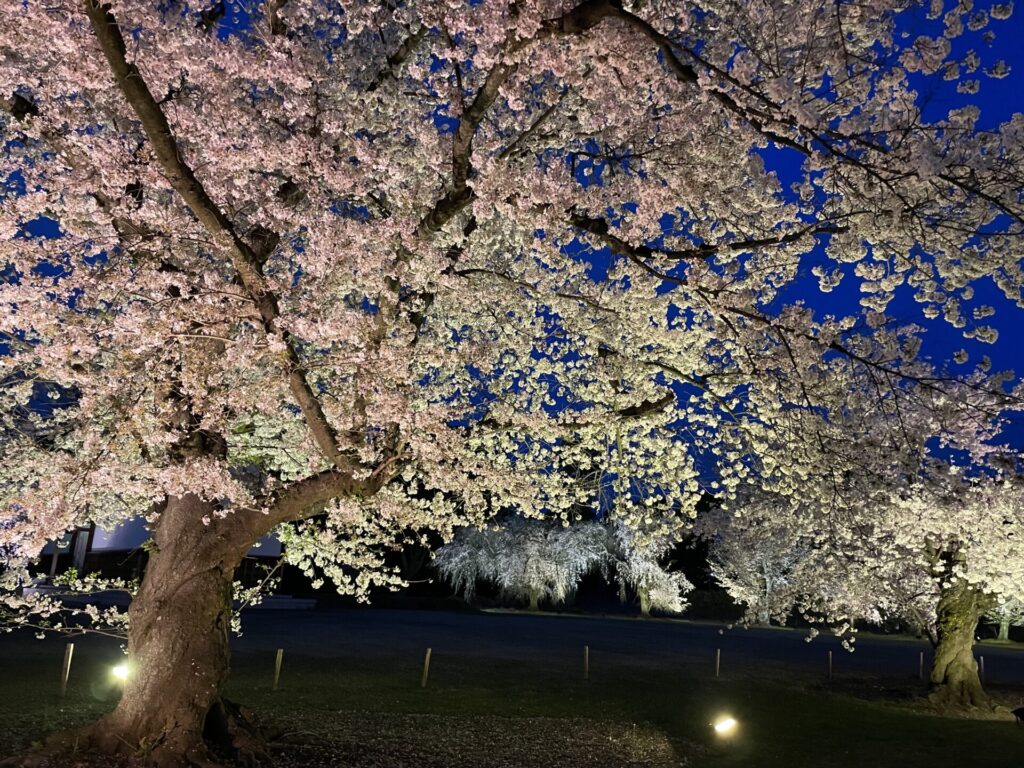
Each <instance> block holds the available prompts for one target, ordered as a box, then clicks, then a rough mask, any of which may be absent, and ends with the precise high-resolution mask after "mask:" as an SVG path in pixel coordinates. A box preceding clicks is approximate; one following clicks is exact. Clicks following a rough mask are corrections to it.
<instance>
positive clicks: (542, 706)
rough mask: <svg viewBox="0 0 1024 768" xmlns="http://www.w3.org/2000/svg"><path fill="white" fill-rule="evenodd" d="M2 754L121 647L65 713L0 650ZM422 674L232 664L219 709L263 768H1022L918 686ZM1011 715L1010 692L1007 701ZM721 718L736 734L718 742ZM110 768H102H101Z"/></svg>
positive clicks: (45, 682)
mask: <svg viewBox="0 0 1024 768" xmlns="http://www.w3.org/2000/svg"><path fill="white" fill-rule="evenodd" d="M0 643H2V644H0V653H3V656H2V658H0V690H2V691H3V694H4V695H3V696H2V697H0V722H2V723H3V725H2V726H0V755H7V754H10V753H13V752H14V751H16V750H18V749H20V748H21V747H22V746H23V745H24V744H25V743H27V741H28V740H30V739H32V738H38V737H40V736H42V735H45V734H46V733H48V732H52V731H54V730H57V729H60V728H64V727H68V726H70V725H73V724H76V723H78V722H83V721H86V720H88V719H90V718H92V717H95V716H96V715H98V714H99V713H101V712H103V711H104V710H105V709H107V708H109V707H110V706H112V703H113V701H114V699H115V698H116V695H117V689H116V686H115V685H114V683H113V682H112V681H111V680H110V679H109V675H108V674H107V670H108V669H109V666H110V664H111V663H113V662H114V661H115V660H116V658H117V648H116V645H113V646H112V645H110V644H104V643H100V642H95V641H85V642H83V641H78V642H77V643H76V651H75V658H74V663H73V665H72V674H71V681H70V686H69V692H68V696H67V698H66V699H65V700H64V701H63V702H62V701H61V700H60V699H59V698H58V696H57V692H58V680H59V672H60V663H61V656H62V653H63V643H62V642H61V641H53V640H48V641H44V642H38V643H36V642H29V641H28V640H27V639H26V640H18V641H9V639H3V640H0ZM420 664H421V659H416V658H401V659H399V658H388V657H386V656H378V657H375V658H373V659H371V660H366V659H357V658H337V659H322V658H319V659H312V658H302V657H297V656H289V655H287V654H286V655H285V658H284V666H283V671H282V677H281V686H280V689H279V690H278V691H276V692H275V691H272V690H271V683H272V675H273V655H272V654H270V655H264V654H260V655H259V656H256V655H237V656H236V657H235V659H234V671H233V673H232V677H231V680H230V683H229V686H228V691H227V694H228V696H229V698H231V699H233V700H235V701H238V702H240V703H242V704H243V705H245V706H247V707H248V708H249V709H250V710H251V711H252V712H253V714H254V715H255V717H256V719H257V720H258V721H259V722H260V723H261V724H263V725H264V726H265V727H266V729H267V731H268V733H270V734H271V735H272V736H273V737H274V738H275V743H276V746H275V750H274V760H275V762H274V763H273V764H274V765H279V766H308V767H309V768H317V766H346V767H347V768H370V767H376V766H380V767H381V768H384V767H385V766H386V767H387V768H405V767H406V766H408V767H409V768H412V766H416V768H462V767H463V766H465V767H466V768H469V767H470V766H472V768H505V767H506V766H507V767H508V768H512V767H513V766H518V767H522V768H526V767H530V768H533V767H534V766H536V767H537V768H540V767H541V766H543V767H544V768H560V767H564V768H570V767H571V768H617V767H619V766H623V767H624V766H657V767H664V768H667V767H668V766H681V765H686V766H708V768H715V767H716V766H753V767H755V768H772V767H773V766H786V767H787V768H792V767H796V768H803V767H804V766H807V767H809V768H810V767H813V768H827V767H829V766H836V767H838V766H850V767H851V768H852V767H853V766H857V768H863V766H865V765H868V766H879V767H880V768H888V767H889V766H899V767H900V768H908V767H912V766H931V765H938V764H941V765H957V764H960V765H970V766H972V767H974V768H977V767H979V766H991V767H992V768H1012V767H1013V766H1020V765H1024V727H1016V726H1015V725H1014V724H1013V723H1012V722H1006V721H995V720H991V721H984V720H966V719H950V718H940V717H936V716H934V715H931V714H928V713H926V712H924V711H922V710H921V709H919V708H915V707H914V706H911V704H910V701H911V698H912V695H913V694H914V693H918V692H920V691H919V690H918V689H916V685H917V683H916V680H914V679H911V678H907V679H901V680H886V681H880V680H877V679H871V678H863V677H850V676H842V675H837V677H836V679H835V680H833V681H832V682H831V683H829V682H828V681H824V680H821V679H812V678H809V677H807V676H806V674H804V676H803V677H801V676H800V674H798V673H794V672H793V671H792V670H787V669H783V668H778V667H776V668H773V667H763V668H758V669H756V670H751V671H748V672H746V673H743V674H742V676H741V675H740V674H739V673H734V674H726V675H723V677H722V678H720V679H714V678H713V677H712V674H711V671H710V670H707V669H696V668H682V669H666V668H662V667H659V666H657V665H655V664H645V663H643V660H642V659H635V658H630V657H626V656H623V655H615V654H602V652H601V650H600V649H593V650H592V652H591V679H590V680H589V681H584V680H583V679H582V658H581V657H580V656H577V655H575V654H573V655H570V654H569V653H561V654H552V655H551V656H550V657H548V658H545V659H543V660H541V661H536V662H527V661H523V660H521V659H520V660H514V661H512V660H502V659H491V658H487V657H486V656H484V655H479V656H464V657H453V656H448V655H445V654H444V653H435V654H434V656H433V659H432V662H431V674H430V680H429V684H428V686H427V688H426V689H421V688H420V685H419V682H420V670H421V668H420ZM1003 693H1004V695H1005V696H1006V700H1007V701H1008V702H1011V703H1013V704H1014V705H1016V702H1017V701H1018V699H1019V696H1020V695H1021V693H1022V692H1021V691H1004V692H1003ZM720 714H729V715H732V716H733V717H735V718H736V719H737V720H738V721H739V723H740V726H739V728H738V730H737V732H736V733H735V734H734V735H733V736H731V737H730V738H728V739H723V738H719V737H716V736H715V735H714V734H713V732H712V729H711V728H710V725H709V724H710V721H711V720H712V719H713V718H715V717H716V716H718V715H720ZM106 765H109V764H106Z"/></svg>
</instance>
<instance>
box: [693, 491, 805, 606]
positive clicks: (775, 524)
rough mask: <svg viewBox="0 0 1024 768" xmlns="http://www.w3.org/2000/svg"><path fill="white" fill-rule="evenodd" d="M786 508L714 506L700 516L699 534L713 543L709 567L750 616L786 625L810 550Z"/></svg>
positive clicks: (710, 545) (709, 546) (698, 520)
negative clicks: (801, 566)
mask: <svg viewBox="0 0 1024 768" xmlns="http://www.w3.org/2000/svg"><path fill="white" fill-rule="evenodd" d="M785 512H786V510H779V509H771V508H757V507H751V508H749V509H748V508H745V507H744V506H743V505H742V504H740V505H738V508H737V509H736V510H735V511H725V510H723V509H721V508H719V507H714V508H712V509H709V510H707V511H706V512H703V513H701V514H700V516H699V517H698V518H697V521H696V523H695V526H694V532H695V533H696V534H697V535H698V536H701V537H703V538H705V539H707V541H708V571H709V573H710V574H711V576H712V577H713V578H714V579H715V581H717V582H718V584H719V585H720V586H721V587H722V588H723V589H724V590H725V591H726V592H728V593H729V596H730V597H731V598H732V599H733V600H734V601H736V602H737V603H739V604H741V605H743V606H744V607H745V611H746V616H745V620H747V621H752V622H755V623H757V624H770V623H771V622H772V620H773V619H774V620H776V621H778V622H779V623H780V624H785V623H786V619H787V617H788V614H789V611H790V610H791V609H792V607H793V601H794V595H795V594H797V593H798V591H799V588H798V587H797V583H796V578H797V575H798V573H797V572H798V567H799V564H800V562H801V560H802V558H803V557H804V556H805V555H806V553H807V548H808V542H807V541H806V540H801V538H800V536H799V535H798V534H797V531H796V530H795V528H794V526H793V525H792V521H791V520H789V519H788V517H787V515H786V514H785Z"/></svg>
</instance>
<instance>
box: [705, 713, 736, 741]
mask: <svg viewBox="0 0 1024 768" xmlns="http://www.w3.org/2000/svg"><path fill="white" fill-rule="evenodd" d="M738 725H739V723H738V722H736V718H734V717H731V716H729V715H722V716H721V717H719V718H718V719H716V720H715V722H713V723H712V724H711V726H712V727H713V728H714V729H715V733H717V734H718V735H719V736H731V735H732V734H734V733H735V732H736V727H737V726H738Z"/></svg>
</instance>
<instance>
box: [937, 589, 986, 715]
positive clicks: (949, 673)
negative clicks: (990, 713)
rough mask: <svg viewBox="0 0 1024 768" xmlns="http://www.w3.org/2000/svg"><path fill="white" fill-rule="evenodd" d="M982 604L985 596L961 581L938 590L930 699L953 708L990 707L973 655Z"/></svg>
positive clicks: (983, 606)
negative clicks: (935, 643)
mask: <svg viewBox="0 0 1024 768" xmlns="http://www.w3.org/2000/svg"><path fill="white" fill-rule="evenodd" d="M985 608H986V599H985V596H984V595H983V594H981V593H980V592H979V591H978V590H976V589H974V588H972V587H971V586H970V585H969V584H968V583H967V582H965V581H962V580H958V581H956V582H955V583H954V585H953V586H951V587H947V588H945V589H944V590H943V591H942V596H941V597H940V599H939V605H938V610H937V613H938V626H937V634H938V644H937V645H936V647H935V661H934V662H933V664H932V670H931V685H932V689H933V690H932V694H931V699H932V701H934V702H936V703H937V704H940V705H942V706H945V707H950V708H955V709H969V708H972V707H984V708H991V707H992V701H991V700H990V699H989V697H988V694H986V693H985V690H984V688H982V685H981V678H980V677H979V675H978V663H977V661H975V659H974V633H975V631H976V630H977V628H978V621H979V619H980V618H981V615H982V613H984V611H985Z"/></svg>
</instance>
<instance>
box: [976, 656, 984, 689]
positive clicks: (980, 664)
mask: <svg viewBox="0 0 1024 768" xmlns="http://www.w3.org/2000/svg"><path fill="white" fill-rule="evenodd" d="M978 673H979V674H980V675H981V682H983V683H984V682H985V657H984V656H979V657H978Z"/></svg>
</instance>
